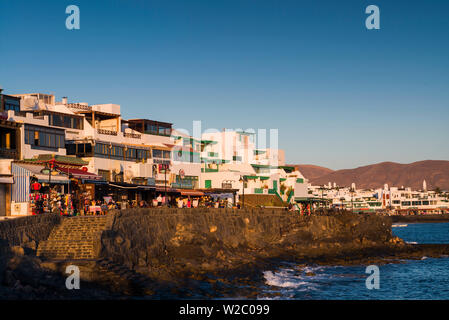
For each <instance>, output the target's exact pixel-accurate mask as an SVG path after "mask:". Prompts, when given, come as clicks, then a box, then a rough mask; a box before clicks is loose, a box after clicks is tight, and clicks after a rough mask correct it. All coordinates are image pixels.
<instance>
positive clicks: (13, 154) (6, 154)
mask: <svg viewBox="0 0 449 320" xmlns="http://www.w3.org/2000/svg"><path fill="white" fill-rule="evenodd" d="M0 158H2V159H15V160H18V159H19V151H17V150H14V149H4V148H0Z"/></svg>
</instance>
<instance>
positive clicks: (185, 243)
mask: <svg viewBox="0 0 449 320" xmlns="http://www.w3.org/2000/svg"><path fill="white" fill-rule="evenodd" d="M393 240H394V239H393V236H392V233H391V220H390V219H388V218H387V217H380V216H375V215H358V214H351V213H340V214H336V215H335V214H334V215H312V216H299V215H298V214H297V213H291V212H287V211H282V210H269V209H265V210H262V209H254V210H237V211H234V210H231V209H201V208H198V209H190V210H179V209H130V210H125V211H120V212H116V213H115V214H114V221H113V222H112V228H111V230H109V231H106V232H104V233H103V235H102V240H101V241H102V251H101V256H102V257H104V258H108V259H111V260H113V261H115V262H117V263H120V264H123V265H126V266H127V267H128V268H131V269H134V270H137V271H139V272H141V273H145V274H148V275H151V276H157V277H160V276H163V274H167V273H169V272H184V273H185V272H207V271H217V270H230V269H234V268H236V267H238V266H243V265H245V264H248V263H255V262H257V260H259V259H262V258H282V257H284V258H287V257H289V258H295V257H298V256H304V257H311V256H317V255H326V254H338V253H339V252H343V251H345V252H348V251H351V250H359V249H364V248H372V247H384V246H389V245H391V244H392V241H393Z"/></svg>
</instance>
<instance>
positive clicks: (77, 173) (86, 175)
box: [58, 167, 103, 180]
mask: <svg viewBox="0 0 449 320" xmlns="http://www.w3.org/2000/svg"><path fill="white" fill-rule="evenodd" d="M58 170H59V171H61V172H63V173H65V174H67V175H69V174H70V175H72V177H74V178H75V179H81V180H103V177H102V176H99V175H97V174H95V173H92V172H87V171H83V170H81V169H74V168H67V167H58Z"/></svg>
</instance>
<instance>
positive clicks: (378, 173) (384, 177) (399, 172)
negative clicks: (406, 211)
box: [310, 160, 449, 190]
mask: <svg viewBox="0 0 449 320" xmlns="http://www.w3.org/2000/svg"><path fill="white" fill-rule="evenodd" d="M423 180H426V183H427V189H428V190H432V189H435V188H436V187H439V188H440V189H442V190H449V161H445V160H425V161H418V162H413V163H409V164H401V163H395V162H382V163H377V164H373V165H369V166H363V167H359V168H355V169H344V170H337V171H333V172H330V173H328V174H324V175H322V176H320V177H315V178H310V182H311V183H312V184H314V185H323V184H328V183H329V182H332V184H333V183H334V182H336V183H337V185H339V186H350V185H351V183H352V182H355V184H356V187H357V188H380V187H383V185H384V184H385V183H387V184H388V185H389V186H396V187H401V186H404V187H411V188H412V189H415V190H420V189H422V184H423Z"/></svg>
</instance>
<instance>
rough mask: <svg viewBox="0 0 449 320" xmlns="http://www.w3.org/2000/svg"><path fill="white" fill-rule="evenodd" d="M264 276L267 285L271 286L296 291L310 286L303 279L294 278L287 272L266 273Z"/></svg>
mask: <svg viewBox="0 0 449 320" xmlns="http://www.w3.org/2000/svg"><path fill="white" fill-rule="evenodd" d="M263 275H264V277H265V283H266V284H268V285H269V286H275V287H281V288H295V289H296V288H299V287H301V286H305V285H309V284H310V283H308V282H306V281H302V277H299V276H294V275H292V274H290V273H289V272H287V271H286V270H283V271H280V272H272V271H265V272H264V273H263Z"/></svg>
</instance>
